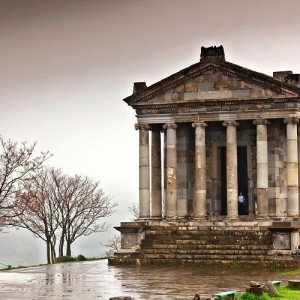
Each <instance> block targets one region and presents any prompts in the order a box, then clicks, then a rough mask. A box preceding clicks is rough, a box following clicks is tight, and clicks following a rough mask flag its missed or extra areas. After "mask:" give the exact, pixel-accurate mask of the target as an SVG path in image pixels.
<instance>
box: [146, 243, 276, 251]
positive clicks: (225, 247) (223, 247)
mask: <svg viewBox="0 0 300 300" xmlns="http://www.w3.org/2000/svg"><path fill="white" fill-rule="evenodd" d="M160 248H161V249H166V248H169V249H172V248H174V249H200V250H201V249H208V250H210V249H211V250H250V251H251V250H272V249H273V247H272V245H244V246H241V245H233V244H230V245H199V244H198V245H192V244H191V245H183V244H154V245H153V246H152V247H149V249H160ZM142 249H148V248H146V247H143V248H142Z"/></svg>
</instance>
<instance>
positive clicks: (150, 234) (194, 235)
mask: <svg viewBox="0 0 300 300" xmlns="http://www.w3.org/2000/svg"><path fill="white" fill-rule="evenodd" d="M146 236H147V237H149V238H151V237H153V236H155V237H181V238H186V239H189V238H200V237H203V236H226V237H228V236H229V237H232V236H235V237H240V236H253V237H261V236H271V232H269V231H263V232H258V231H253V232H242V231H221V230H219V231H217V230H214V231H195V232H191V231H173V232H167V233H165V232H160V231H157V232H156V233H154V232H148V231H146Z"/></svg>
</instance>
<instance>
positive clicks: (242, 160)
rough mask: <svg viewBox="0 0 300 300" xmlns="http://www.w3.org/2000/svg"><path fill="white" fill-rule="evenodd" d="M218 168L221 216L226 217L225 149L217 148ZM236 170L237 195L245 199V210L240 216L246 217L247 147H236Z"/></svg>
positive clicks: (247, 202)
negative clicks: (241, 195)
mask: <svg viewBox="0 0 300 300" xmlns="http://www.w3.org/2000/svg"><path fill="white" fill-rule="evenodd" d="M219 158H220V161H219V166H220V183H221V189H220V191H221V195H220V196H221V211H220V213H221V215H227V175H226V147H219ZM237 168H238V194H239V193H242V194H243V196H244V197H245V209H244V210H242V211H241V215H248V211H249V199H248V172H247V170H248V161H247V146H238V147H237Z"/></svg>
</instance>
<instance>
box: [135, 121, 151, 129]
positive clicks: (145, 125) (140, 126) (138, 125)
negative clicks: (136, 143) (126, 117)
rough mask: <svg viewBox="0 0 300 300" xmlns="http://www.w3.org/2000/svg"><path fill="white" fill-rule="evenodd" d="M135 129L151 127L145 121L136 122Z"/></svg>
mask: <svg viewBox="0 0 300 300" xmlns="http://www.w3.org/2000/svg"><path fill="white" fill-rule="evenodd" d="M134 128H135V129H136V130H150V129H151V127H150V126H149V125H148V124H146V123H136V124H134Z"/></svg>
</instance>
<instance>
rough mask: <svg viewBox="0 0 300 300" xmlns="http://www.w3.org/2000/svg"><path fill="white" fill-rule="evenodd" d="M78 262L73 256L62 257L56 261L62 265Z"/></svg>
mask: <svg viewBox="0 0 300 300" xmlns="http://www.w3.org/2000/svg"><path fill="white" fill-rule="evenodd" d="M72 261H76V258H74V257H71V256H60V257H58V258H57V259H56V262H58V263H62V262H72Z"/></svg>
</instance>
